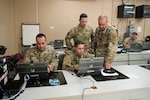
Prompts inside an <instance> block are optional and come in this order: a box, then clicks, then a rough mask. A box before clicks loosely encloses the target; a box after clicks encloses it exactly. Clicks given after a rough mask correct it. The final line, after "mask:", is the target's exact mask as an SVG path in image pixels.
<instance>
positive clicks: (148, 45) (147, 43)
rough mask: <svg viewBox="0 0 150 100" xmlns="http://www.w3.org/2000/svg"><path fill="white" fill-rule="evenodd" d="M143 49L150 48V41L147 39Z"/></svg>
mask: <svg viewBox="0 0 150 100" xmlns="http://www.w3.org/2000/svg"><path fill="white" fill-rule="evenodd" d="M142 50H150V42H149V41H147V42H146V41H145V42H143V44H142Z"/></svg>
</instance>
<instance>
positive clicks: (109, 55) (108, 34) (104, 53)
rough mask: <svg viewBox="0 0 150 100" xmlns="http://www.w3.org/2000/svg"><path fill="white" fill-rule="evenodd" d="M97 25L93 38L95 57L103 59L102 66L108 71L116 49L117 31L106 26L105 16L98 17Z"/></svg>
mask: <svg viewBox="0 0 150 100" xmlns="http://www.w3.org/2000/svg"><path fill="white" fill-rule="evenodd" d="M98 24H99V27H97V28H96V30H95V37H94V46H95V47H93V48H94V49H95V56H96V57H104V59H105V60H104V66H105V68H107V69H110V68H111V63H112V62H113V59H114V57H115V55H116V52H117V47H118V46H117V45H118V41H117V40H118V39H117V38H118V36H117V31H116V29H115V28H114V27H113V26H112V25H109V24H108V19H107V16H99V18H98ZM95 44H96V45H95Z"/></svg>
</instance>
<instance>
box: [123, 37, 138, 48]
mask: <svg viewBox="0 0 150 100" xmlns="http://www.w3.org/2000/svg"><path fill="white" fill-rule="evenodd" d="M131 43H137V40H132V39H131V37H128V38H126V39H125V40H124V41H123V46H124V48H125V49H130V46H131Z"/></svg>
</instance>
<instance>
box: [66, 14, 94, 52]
mask: <svg viewBox="0 0 150 100" xmlns="http://www.w3.org/2000/svg"><path fill="white" fill-rule="evenodd" d="M87 19H88V18H87V15H86V14H85V13H82V14H81V15H80V19H79V25H78V26H76V27H74V28H72V29H71V30H70V31H69V32H68V33H67V35H66V37H65V42H66V46H67V49H69V50H71V49H72V48H73V45H72V43H71V39H73V41H74V42H75V41H76V40H81V41H84V44H85V50H86V51H88V52H90V50H91V41H92V37H93V35H94V32H93V29H92V28H91V27H90V26H88V25H86V24H87Z"/></svg>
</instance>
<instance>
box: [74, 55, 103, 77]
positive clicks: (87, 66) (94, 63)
mask: <svg viewBox="0 0 150 100" xmlns="http://www.w3.org/2000/svg"><path fill="white" fill-rule="evenodd" d="M103 64H104V57H93V58H80V60H79V69H78V72H77V75H83V74H92V73H100V70H101V69H102V68H103Z"/></svg>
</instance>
